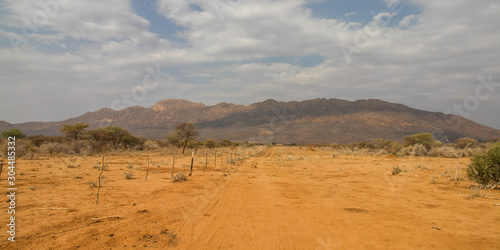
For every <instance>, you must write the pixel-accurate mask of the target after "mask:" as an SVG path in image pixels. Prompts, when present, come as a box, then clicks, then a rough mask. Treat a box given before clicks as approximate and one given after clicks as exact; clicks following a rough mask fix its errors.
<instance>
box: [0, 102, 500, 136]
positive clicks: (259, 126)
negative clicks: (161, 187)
mask: <svg viewBox="0 0 500 250" xmlns="http://www.w3.org/2000/svg"><path fill="white" fill-rule="evenodd" d="M186 121H189V122H194V123H196V124H198V126H199V131H200V139H207V138H213V139H216V140H222V139H230V140H236V141H251V142H276V143H334V142H336V143H349V142H359V141H363V140H366V141H370V140H374V139H394V140H400V139H401V138H402V137H403V136H406V135H410V134H414V133H420V132H432V133H434V134H435V135H436V136H437V137H438V138H437V139H444V138H449V139H450V140H455V139H456V138H460V137H472V138H476V139H478V140H485V139H488V138H493V137H497V138H498V137H500V130H497V129H493V128H490V127H487V126H484V125H481V124H478V123H475V122H473V121H470V120H468V119H465V118H462V117H459V116H456V115H445V114H443V113H438V112H427V111H422V110H417V109H413V108H410V107H407V106H405V105H401V104H395V103H389V102H385V101H381V100H374V99H369V100H358V101H346V100H339V99H314V100H306V101H302V102H277V101H275V100H272V99H270V100H266V101H264V102H259V103H254V104H251V105H248V106H244V105H234V104H230V103H219V104H216V105H212V106H207V105H204V104H201V103H193V102H189V101H186V100H178V99H169V100H164V101H160V102H158V103H156V104H155V105H153V106H151V107H150V108H144V107H139V106H134V107H129V108H125V109H122V110H119V111H115V110H112V109H109V108H103V109H100V110H98V111H95V112H88V113H85V114H83V115H81V116H79V117H76V118H71V119H68V120H65V121H60V122H28V123H20V124H9V123H6V122H0V131H3V130H5V129H10V128H18V129H20V130H22V131H23V132H25V133H26V134H27V135H34V134H44V135H60V133H59V130H60V128H61V126H62V125H63V124H68V123H76V122H84V123H89V124H91V127H90V128H91V129H92V128H97V127H102V126H110V125H116V126H120V127H123V128H125V129H128V130H129V131H130V132H132V133H133V134H135V135H137V136H141V137H147V138H158V139H163V138H165V136H166V135H168V134H170V133H172V132H173V131H174V128H175V126H176V125H177V124H178V123H180V122H186Z"/></svg>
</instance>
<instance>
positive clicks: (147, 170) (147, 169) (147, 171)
mask: <svg viewBox="0 0 500 250" xmlns="http://www.w3.org/2000/svg"><path fill="white" fill-rule="evenodd" d="M148 173H149V155H148V167H147V168H146V178H145V179H144V182H146V181H147V180H148Z"/></svg>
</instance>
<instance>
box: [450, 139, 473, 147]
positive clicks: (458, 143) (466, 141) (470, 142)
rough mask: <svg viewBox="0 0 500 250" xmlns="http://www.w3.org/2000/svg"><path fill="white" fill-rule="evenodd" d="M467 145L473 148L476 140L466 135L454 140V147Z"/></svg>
mask: <svg viewBox="0 0 500 250" xmlns="http://www.w3.org/2000/svg"><path fill="white" fill-rule="evenodd" d="M467 145H469V148H474V147H476V145H477V140H475V139H472V138H468V137H463V138H458V139H456V140H455V147H457V148H465V147H466V146H467Z"/></svg>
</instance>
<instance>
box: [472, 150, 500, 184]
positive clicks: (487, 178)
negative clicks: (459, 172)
mask: <svg viewBox="0 0 500 250" xmlns="http://www.w3.org/2000/svg"><path fill="white" fill-rule="evenodd" d="M467 177H469V179H470V180H471V181H473V182H476V183H478V184H479V185H481V187H483V188H488V189H494V188H496V187H497V186H498V185H499V184H500V145H496V146H495V147H493V148H491V149H490V150H489V151H488V152H486V153H485V154H480V155H476V156H474V157H473V158H472V160H471V163H470V164H469V167H468V168H467Z"/></svg>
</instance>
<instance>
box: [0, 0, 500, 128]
mask: <svg viewBox="0 0 500 250" xmlns="http://www.w3.org/2000/svg"><path fill="white" fill-rule="evenodd" d="M498 13H500V2H499V1H498V0H479V1H470V0H408V1H398V0H352V1H340V0H252V1H249V0H106V1H101V0H87V1H76V0H40V1H32V0H0V84H1V85H0V120H5V121H8V122H11V123H18V122H26V121H59V120H64V119H67V118H71V117H75V116H79V115H81V114H83V113H85V112H87V111H95V110H98V109H99V108H102V107H110V108H113V109H121V108H124V107H128V106H133V105H140V106H144V107H149V106H151V105H152V104H154V103H156V102H158V101H160V100H164V99H169V98H178V99H187V100H190V101H196V102H202V103H205V104H209V105H213V104H216V103H219V102H231V103H235V104H251V103H254V102H259V101H264V100H266V99H269V98H273V99H276V100H278V101H293V100H294V101H301V100H306V99H313V98H318V97H321V98H339V99H347V100H357V99H368V98H377V99H382V100H386V101H390V102H396V103H402V104H405V105H407V106H410V107H413V108H418V109H423V110H428V111H439V112H446V113H455V114H459V115H462V116H465V117H467V118H470V119H472V120H474V121H476V122H479V123H482V124H485V125H488V126H491V127H494V128H497V129H500V112H499V110H500V109H499V108H500V84H499V83H498V82H500V15H498Z"/></svg>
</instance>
